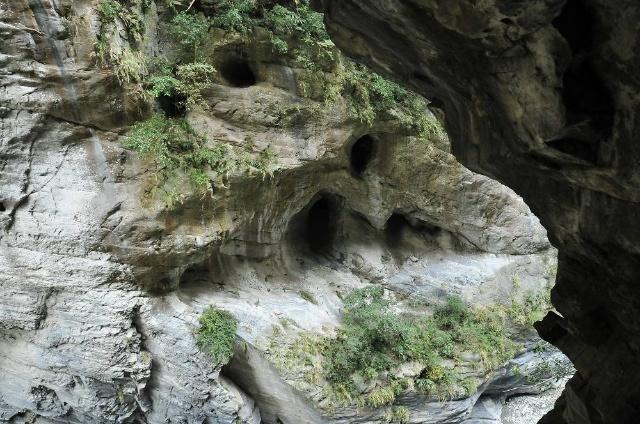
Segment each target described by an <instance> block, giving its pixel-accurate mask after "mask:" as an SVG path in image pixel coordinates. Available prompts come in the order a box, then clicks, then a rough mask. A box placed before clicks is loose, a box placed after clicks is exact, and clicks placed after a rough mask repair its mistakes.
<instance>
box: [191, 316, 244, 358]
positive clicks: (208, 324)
mask: <svg viewBox="0 0 640 424" xmlns="http://www.w3.org/2000/svg"><path fill="white" fill-rule="evenodd" d="M237 327H238V323H237V322H236V319H235V318H234V317H233V315H231V314H230V313H229V312H227V311H223V310H220V309H216V308H214V307H211V306H210V307H208V308H207V309H206V310H205V311H204V312H203V313H202V315H201V316H200V327H199V328H198V334H197V342H198V347H199V348H200V349H202V350H203V351H205V352H206V353H208V354H209V355H211V356H212V357H213V358H214V359H215V360H216V361H217V362H218V363H220V364H226V363H227V362H229V360H230V359H231V357H232V356H233V345H234V343H235V339H236V330H237Z"/></svg>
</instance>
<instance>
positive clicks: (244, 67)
mask: <svg viewBox="0 0 640 424" xmlns="http://www.w3.org/2000/svg"><path fill="white" fill-rule="evenodd" d="M220 75H222V77H223V78H224V79H225V80H226V81H227V82H228V83H229V84H231V85H232V86H233V87H238V88H246V87H251V86H252V85H255V84H256V76H255V74H254V73H253V70H252V69H251V66H249V62H248V61H247V60H246V59H245V58H242V57H237V56H234V57H230V58H228V59H227V60H226V61H225V62H224V63H222V65H221V66H220Z"/></svg>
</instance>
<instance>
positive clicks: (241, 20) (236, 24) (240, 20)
mask: <svg viewBox="0 0 640 424" xmlns="http://www.w3.org/2000/svg"><path fill="white" fill-rule="evenodd" d="M255 13H256V1H255V0H222V1H220V2H218V3H217V5H216V14H215V16H214V18H213V19H212V24H213V25H214V26H216V27H218V28H222V29H226V30H233V31H238V32H240V33H247V32H249V31H250V30H251V29H252V28H253V26H254V23H255V21H254V19H253V17H252V14H255Z"/></svg>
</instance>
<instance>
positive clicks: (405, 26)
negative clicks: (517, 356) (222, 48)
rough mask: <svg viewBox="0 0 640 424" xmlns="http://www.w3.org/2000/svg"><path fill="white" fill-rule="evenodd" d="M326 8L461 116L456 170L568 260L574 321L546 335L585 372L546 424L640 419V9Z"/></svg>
mask: <svg viewBox="0 0 640 424" xmlns="http://www.w3.org/2000/svg"><path fill="white" fill-rule="evenodd" d="M317 3H318V6H319V7H321V8H322V9H323V10H324V11H325V13H326V22H327V24H328V28H329V30H330V33H331V35H332V38H333V39H334V40H335V42H336V43H337V44H338V45H339V46H340V48H342V49H343V50H344V51H345V52H347V53H348V54H349V55H351V56H353V57H355V58H357V60H359V61H362V62H364V63H367V64H369V65H371V66H372V67H373V68H374V69H376V70H378V71H380V72H383V73H385V74H387V75H393V76H394V77H395V78H396V79H397V80H398V81H402V82H403V83H404V84H407V85H409V86H411V87H413V88H414V89H415V90H417V91H418V92H420V93H423V94H424V95H425V96H427V97H428V98H430V99H433V101H434V103H435V104H436V105H438V106H439V107H440V108H442V109H444V110H445V111H446V120H447V129H448V131H449V134H450V136H451V140H452V144H453V151H454V153H455V155H456V157H457V158H458V159H459V160H461V162H462V163H464V164H465V165H466V166H468V167H470V168H471V169H473V170H476V171H478V172H481V173H484V174H486V175H491V176H493V177H495V178H497V179H498V180H500V181H502V182H504V183H505V184H506V185H508V186H509V187H512V188H513V189H514V190H515V191H516V192H518V193H519V194H521V195H522V196H523V197H524V199H525V200H526V201H527V203H528V204H529V205H530V206H531V208H532V210H533V211H534V212H535V213H536V215H537V216H539V217H540V219H541V221H542V223H543V225H544V226H545V227H546V228H547V231H548V232H549V236H550V239H551V242H552V243H553V244H554V246H556V247H557V248H558V249H559V251H560V254H559V258H560V262H559V272H558V279H557V285H556V286H555V288H554V290H553V294H552V300H553V303H554V305H555V306H556V308H557V311H558V313H555V312H554V313H550V314H549V315H548V316H547V317H546V319H545V320H544V321H543V322H542V323H541V324H540V325H538V327H537V328H538V331H539V332H540V334H541V335H542V336H543V337H544V338H545V339H547V340H548V341H550V342H552V343H553V344H555V345H557V346H559V347H560V348H561V349H562V350H563V351H564V352H565V353H566V354H567V355H568V356H569V357H570V358H571V360H572V361H573V363H574V364H575V365H576V368H577V370H578V372H577V374H576V375H575V376H574V377H573V379H572V380H571V381H570V382H569V383H568V385H567V388H566V389H565V391H564V395H563V396H562V398H561V399H560V400H559V401H558V402H557V404H556V408H555V410H554V411H553V412H552V413H551V414H549V415H548V416H547V417H546V418H545V420H543V421H544V422H550V423H551V422H553V423H561V422H567V423H603V422H606V423H622V422H635V421H637V419H638V418H637V417H638V416H639V414H640V411H639V409H638V408H639V405H640V397H639V396H640V394H639V392H638V389H637V385H638V384H637V383H638V381H640V368H639V367H638V366H637V362H636V361H635V359H634V358H637V356H638V349H639V346H640V345H639V340H640V326H639V321H638V310H639V308H638V302H639V299H640V293H639V292H638V284H637V282H638V277H639V275H638V270H640V266H639V265H640V250H639V246H640V233H639V232H638V231H639V228H640V226H639V225H638V219H637V217H636V216H637V214H638V210H639V208H638V199H639V194H640V193H639V191H638V187H639V186H638V181H639V179H640V174H639V173H638V163H639V159H640V148H639V147H638V144H637V143H636V142H635V140H636V139H637V138H638V113H637V111H638V101H639V100H638V96H637V93H638V91H639V81H638V78H637V72H636V71H635V70H636V69H637V67H638V64H639V63H640V59H639V56H638V55H637V54H636V51H637V48H638V43H639V39H638V31H637V22H638V19H639V18H640V6H639V5H638V4H637V2H633V1H624V0H620V1H604V0H601V1H599V0H569V1H553V0H552V1H527V2H521V1H509V0H492V1H485V2H467V1H456V0H454V1H449V0H447V1H437V0H434V1H430V0H421V1H393V0H389V1H376V2H369V1H359V0H344V1H343V0H340V1H337V0H336V1H332V0H323V1H318V2H317Z"/></svg>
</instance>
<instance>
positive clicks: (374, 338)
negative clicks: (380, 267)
mask: <svg viewBox="0 0 640 424" xmlns="http://www.w3.org/2000/svg"><path fill="white" fill-rule="evenodd" d="M545 299H546V297H545V296H543V295H537V294H533V293H531V294H529V295H528V296H526V297H525V298H524V299H523V300H522V301H521V302H515V301H514V302H513V303H512V304H511V305H508V306H502V305H493V306H489V307H485V308H473V309H471V308H469V307H468V306H466V305H465V304H464V302H463V301H462V300H461V299H460V298H457V297H450V298H448V299H447V301H446V302H445V303H444V304H441V305H437V306H434V307H432V308H431V311H432V313H431V314H429V313H424V312H423V311H424V310H425V309H424V308H425V305H424V304H423V303H420V302H415V301H411V300H412V299H405V300H406V301H403V300H401V298H398V297H397V296H395V295H393V294H392V293H387V292H385V291H384V290H383V288H381V287H379V286H370V287H367V288H364V289H360V290H355V291H353V292H351V293H350V294H348V295H346V296H344V298H343V302H344V309H343V317H342V325H341V326H340V327H338V328H337V329H336V335H335V336H334V337H320V336H318V335H313V334H301V335H300V336H299V337H298V338H297V339H296V340H295V341H294V343H293V344H291V345H289V346H288V347H286V348H283V349H281V350H278V348H277V345H279V344H280V343H279V342H275V339H274V342H275V343H276V344H275V345H273V346H272V347H273V351H274V354H273V357H272V359H273V361H274V363H276V365H278V367H279V368H280V369H281V370H283V372H284V373H285V375H286V374H287V373H288V372H291V373H292V376H294V375H300V374H302V375H303V377H304V382H299V383H298V384H299V386H298V388H299V389H300V390H305V387H308V386H305V385H304V384H310V385H311V386H312V387H314V386H323V390H324V391H325V396H327V398H328V399H329V401H330V403H329V406H330V407H332V406H331V405H333V406H335V405H353V404H355V405H359V406H369V407H372V408H385V407H388V408H389V409H387V410H386V413H385V416H386V417H387V421H389V422H403V420H405V421H406V418H405V417H404V414H403V413H402V410H399V412H398V415H395V416H394V415H393V413H392V412H393V410H395V408H396V407H397V405H394V403H395V401H396V398H397V396H398V395H400V394H401V393H402V392H404V391H407V390H414V391H418V392H421V393H424V394H426V395H429V396H432V397H436V398H438V399H440V400H445V399H448V398H451V397H455V396H469V395H471V394H473V393H475V391H476V390H477V386H478V384H479V380H478V379H477V378H475V377H469V376H464V374H462V373H460V372H459V371H458V370H459V365H461V364H464V365H465V367H468V366H469V365H471V366H475V367H477V369H478V371H479V373H480V374H482V373H484V372H488V371H490V370H493V369H496V368H498V367H499V366H501V365H502V364H504V363H505V362H507V361H508V360H510V359H511V358H513V356H514V355H515V354H516V353H517V352H518V350H520V349H521V348H522V346H521V345H520V344H519V343H517V342H515V341H514V340H513V339H514V338H515V337H517V334H521V333H522V328H521V327H522V326H525V325H526V326H528V325H529V323H530V322H531V320H532V319H533V317H534V316H538V315H539V314H540V312H541V311H543V310H545V308H548V307H549V305H548V303H546V300H545ZM279 334H280V333H279ZM279 334H275V332H274V337H276V338H277V337H278V335H279ZM469 356H471V357H474V356H475V357H479V359H476V360H473V359H472V360H470V359H469ZM470 361H471V362H470ZM406 367H409V368H406ZM544 367H545V365H543V366H541V369H540V373H549V372H556V370H557V369H560V366H559V365H558V364H549V367H547V368H549V369H546V368H544ZM292 370H294V371H292ZM402 370H404V371H402ZM294 378H295V377H294ZM364 387H366V389H363V388H364Z"/></svg>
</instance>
